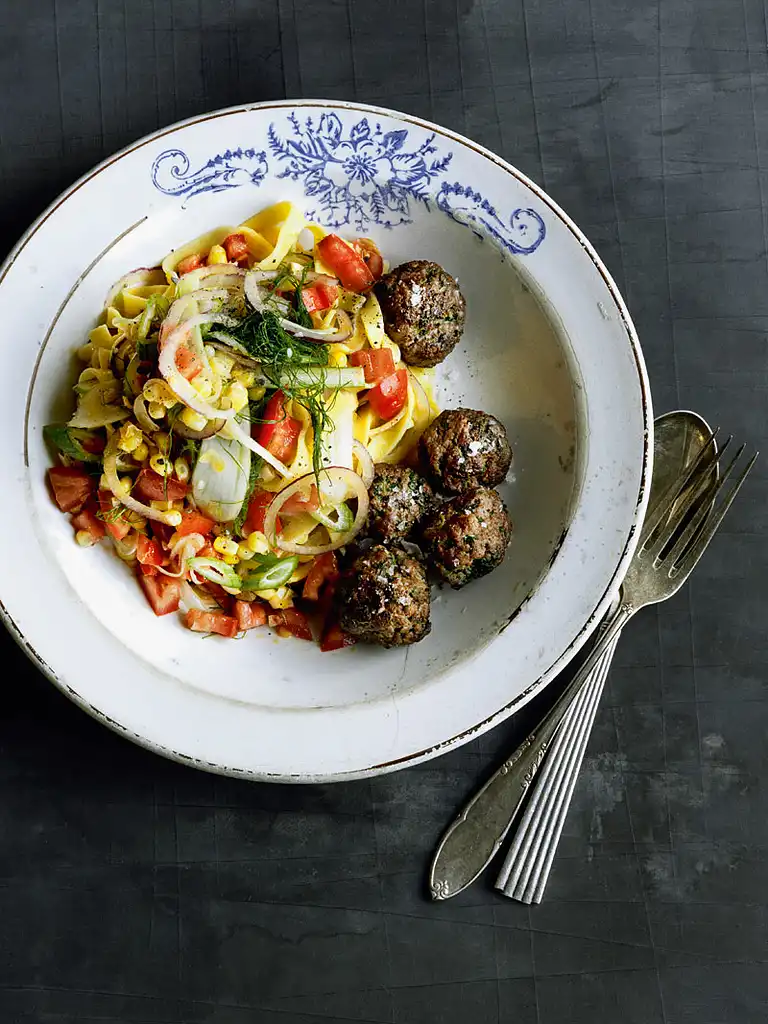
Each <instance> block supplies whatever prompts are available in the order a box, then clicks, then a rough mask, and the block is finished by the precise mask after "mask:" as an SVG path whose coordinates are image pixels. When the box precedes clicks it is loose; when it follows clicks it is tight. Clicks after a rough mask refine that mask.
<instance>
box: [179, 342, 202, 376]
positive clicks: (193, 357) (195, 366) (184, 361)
mask: <svg viewBox="0 0 768 1024" xmlns="http://www.w3.org/2000/svg"><path fill="white" fill-rule="evenodd" d="M176 368H177V369H178V371H179V373H180V374H181V375H182V377H186V378H187V380H192V378H193V377H196V376H197V375H198V373H200V371H201V370H202V368H203V360H202V359H201V358H200V356H199V355H197V354H196V353H195V352H193V351H192V349H191V348H187V346H186V345H179V347H178V348H177V349H176Z"/></svg>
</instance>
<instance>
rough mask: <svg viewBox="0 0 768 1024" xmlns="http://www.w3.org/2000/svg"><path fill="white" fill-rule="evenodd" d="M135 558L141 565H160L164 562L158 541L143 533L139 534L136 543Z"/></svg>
mask: <svg viewBox="0 0 768 1024" xmlns="http://www.w3.org/2000/svg"><path fill="white" fill-rule="evenodd" d="M136 557H137V558H138V560H139V562H140V563H141V564H142V565H162V564H163V562H164V561H165V556H164V553H163V548H162V545H161V543H160V541H159V540H158V539H157V538H156V537H147V536H146V535H145V534H143V533H140V534H139V536H138V539H137V541H136Z"/></svg>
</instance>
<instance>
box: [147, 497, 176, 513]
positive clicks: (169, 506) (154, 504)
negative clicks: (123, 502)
mask: <svg viewBox="0 0 768 1024" xmlns="http://www.w3.org/2000/svg"><path fill="white" fill-rule="evenodd" d="M149 507H150V508H153V509H155V510H156V511H157V512H173V511H174V504H173V502H172V501H158V500H156V499H153V500H152V501H150V503H149Z"/></svg>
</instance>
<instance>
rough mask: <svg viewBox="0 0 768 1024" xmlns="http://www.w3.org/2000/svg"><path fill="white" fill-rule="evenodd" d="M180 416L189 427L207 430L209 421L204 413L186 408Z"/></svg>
mask: <svg viewBox="0 0 768 1024" xmlns="http://www.w3.org/2000/svg"><path fill="white" fill-rule="evenodd" d="M179 418H180V419H181V422H182V423H183V424H184V426H185V427H189V429H190V430H205V427H206V424H207V423H208V420H207V419H206V418H205V416H203V414H202V413H199V412H195V410H194V409H184V411H183V412H182V414H181V416H180V417H179Z"/></svg>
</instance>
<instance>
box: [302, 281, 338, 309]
mask: <svg viewBox="0 0 768 1024" xmlns="http://www.w3.org/2000/svg"><path fill="white" fill-rule="evenodd" d="M338 297H339V288H338V285H337V284H335V283H333V282H330V281H328V282H326V281H322V280H320V281H315V282H313V283H312V284H310V285H307V287H306V288H302V289H301V299H302V302H303V303H304V308H305V309H306V311H307V312H308V313H321V312H322V311H323V310H324V309H330V308H331V306H332V305H333V304H334V302H335V301H336V299H337V298H338Z"/></svg>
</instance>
